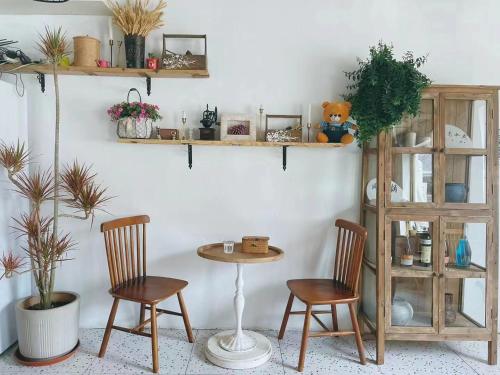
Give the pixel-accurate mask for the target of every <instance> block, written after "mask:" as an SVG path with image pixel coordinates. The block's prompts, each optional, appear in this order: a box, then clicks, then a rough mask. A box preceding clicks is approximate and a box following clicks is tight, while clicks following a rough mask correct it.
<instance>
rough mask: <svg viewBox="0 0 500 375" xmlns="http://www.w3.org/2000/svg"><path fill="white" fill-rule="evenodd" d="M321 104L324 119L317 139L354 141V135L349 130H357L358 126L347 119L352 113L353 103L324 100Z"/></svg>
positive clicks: (330, 141) (335, 141)
mask: <svg viewBox="0 0 500 375" xmlns="http://www.w3.org/2000/svg"><path fill="white" fill-rule="evenodd" d="M321 106H322V107H323V121H321V123H320V124H319V125H320V128H321V131H320V132H319V133H318V134H317V136H316V141H317V142H319V143H339V142H341V143H343V144H349V143H352V142H353V141H354V135H353V134H351V133H350V132H349V129H352V130H353V131H354V132H355V131H356V130H357V129H358V128H357V126H356V125H355V124H353V123H352V122H349V121H348V120H347V119H348V118H349V114H350V113H351V103H349V102H324V103H323V104H322V105H321Z"/></svg>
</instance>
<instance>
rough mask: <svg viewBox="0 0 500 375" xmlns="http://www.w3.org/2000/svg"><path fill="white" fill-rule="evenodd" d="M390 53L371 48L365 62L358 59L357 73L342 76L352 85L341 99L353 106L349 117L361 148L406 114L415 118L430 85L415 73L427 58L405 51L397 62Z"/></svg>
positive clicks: (383, 46)
mask: <svg viewBox="0 0 500 375" xmlns="http://www.w3.org/2000/svg"><path fill="white" fill-rule="evenodd" d="M393 49H394V47H393V46H392V45H389V46H388V45H386V44H384V43H383V42H379V44H378V45H377V46H376V47H371V48H370V57H369V58H368V59H367V60H360V59H358V64H359V68H358V69H357V70H355V71H353V72H346V73H345V75H346V77H347V78H348V79H349V80H351V81H352V83H351V84H350V85H348V86H347V88H348V89H349V90H351V92H350V93H348V94H346V95H344V97H345V99H346V100H348V101H349V102H351V104H352V110H351V116H352V117H353V118H354V119H356V121H357V123H358V125H359V134H358V143H359V144H360V145H362V144H363V143H364V142H369V141H370V140H371V139H372V138H373V137H375V136H377V135H378V134H379V133H380V132H381V131H384V130H387V129H391V128H392V127H393V126H395V125H397V124H398V123H399V122H400V121H401V120H402V118H403V116H404V115H405V114H408V115H412V116H415V115H417V113H418V111H419V109H420V99H421V95H422V90H423V89H424V88H426V87H428V86H429V85H430V84H431V80H430V79H429V78H427V76H425V75H424V74H423V73H421V72H420V71H419V70H418V69H419V68H420V67H421V66H422V65H423V64H424V63H425V62H426V60H427V58H426V56H422V57H417V58H415V57H414V56H413V52H410V51H408V52H406V53H405V54H404V55H403V58H402V60H401V61H398V60H396V59H395V58H394V53H393Z"/></svg>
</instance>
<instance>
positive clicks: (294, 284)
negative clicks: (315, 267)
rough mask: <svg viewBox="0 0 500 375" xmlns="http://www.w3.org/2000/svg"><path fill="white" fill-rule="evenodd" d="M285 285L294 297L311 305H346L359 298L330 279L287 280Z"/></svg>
mask: <svg viewBox="0 0 500 375" xmlns="http://www.w3.org/2000/svg"><path fill="white" fill-rule="evenodd" d="M286 285H287V286H288V288H289V289H290V291H291V292H292V293H293V294H294V295H295V297H297V298H298V299H300V300H301V301H302V302H304V303H307V304H311V305H322V304H325V305H327V304H334V303H347V302H352V301H355V300H357V299H358V298H359V297H358V296H356V295H354V293H353V292H352V290H349V289H347V288H346V287H345V286H343V285H342V284H340V283H338V282H337V281H334V280H332V279H297V280H288V281H287V282H286Z"/></svg>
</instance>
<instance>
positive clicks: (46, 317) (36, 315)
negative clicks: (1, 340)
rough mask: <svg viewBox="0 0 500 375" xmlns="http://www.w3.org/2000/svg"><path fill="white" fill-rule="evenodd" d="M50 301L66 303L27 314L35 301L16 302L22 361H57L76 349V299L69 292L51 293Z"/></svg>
mask: <svg viewBox="0 0 500 375" xmlns="http://www.w3.org/2000/svg"><path fill="white" fill-rule="evenodd" d="M52 300H53V302H56V303H57V302H67V303H66V304H65V305H62V306H59V307H55V308H53V309H48V310H30V309H29V308H30V307H31V306H33V305H35V304H37V303H39V302H40V298H39V297H29V298H23V299H22V300H20V301H18V302H17V304H16V324H17V336H18V341H19V351H20V353H21V355H22V356H23V357H26V358H29V359H37V360H43V359H48V358H54V357H60V356H62V355H65V354H67V353H69V352H70V351H72V350H73V349H74V348H75V346H76V345H77V343H78V326H79V320H80V296H79V295H78V294H76V293H72V292H54V294H53V298H52Z"/></svg>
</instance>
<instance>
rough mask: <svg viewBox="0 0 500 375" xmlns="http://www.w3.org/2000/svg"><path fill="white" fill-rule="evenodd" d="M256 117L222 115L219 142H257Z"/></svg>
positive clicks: (250, 115) (248, 115) (249, 115)
mask: <svg viewBox="0 0 500 375" xmlns="http://www.w3.org/2000/svg"><path fill="white" fill-rule="evenodd" d="M256 125H257V117H256V115H252V114H230V113H223V114H222V116H221V123H220V139H221V141H249V142H251V141H253V142H255V141H256V140H257V126H256Z"/></svg>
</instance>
